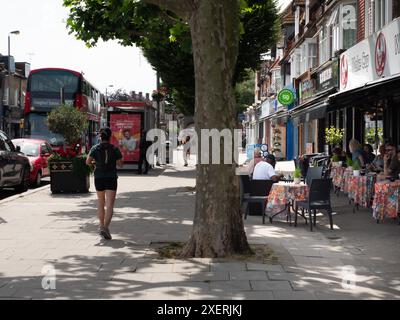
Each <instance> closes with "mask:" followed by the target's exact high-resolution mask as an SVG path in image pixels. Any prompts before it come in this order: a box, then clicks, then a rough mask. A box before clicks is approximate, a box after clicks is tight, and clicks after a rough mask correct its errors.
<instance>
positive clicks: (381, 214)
mask: <svg viewBox="0 0 400 320" xmlns="http://www.w3.org/2000/svg"><path fill="white" fill-rule="evenodd" d="M399 189H400V181H399V180H396V181H393V182H391V181H389V180H384V181H378V182H376V183H375V196H374V202H373V204H372V212H373V217H374V218H375V219H376V220H377V222H379V221H380V220H383V219H384V218H393V219H395V218H397V215H398V212H399V208H400V199H399V196H400V192H399V191H400V190H399Z"/></svg>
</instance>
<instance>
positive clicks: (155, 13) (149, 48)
mask: <svg viewBox="0 0 400 320" xmlns="http://www.w3.org/2000/svg"><path fill="white" fill-rule="evenodd" d="M238 1H239V10H240V19H241V20H240V24H239V26H238V28H240V42H239V56H238V59H237V64H236V69H235V75H234V79H233V83H234V84H236V83H239V82H241V81H242V80H244V79H245V78H246V74H247V69H253V70H254V69H256V68H258V66H259V63H260V54H262V53H265V52H266V51H268V50H269V49H270V48H271V46H272V45H273V44H274V43H275V42H276V39H277V35H278V27H277V26H279V24H278V23H277V22H278V21H279V19H278V11H277V8H276V5H275V0H238ZM64 6H66V7H67V8H68V9H69V18H68V20H67V27H68V29H69V31H70V33H72V34H74V35H75V37H76V38H77V39H79V40H82V41H84V42H85V43H86V45H87V46H88V47H92V46H95V45H96V43H97V42H98V41H99V40H100V39H102V40H103V41H108V40H112V39H118V40H119V42H120V43H121V44H122V45H124V46H132V45H136V46H137V47H139V48H141V49H142V52H143V54H144V56H145V57H146V58H147V60H148V61H149V63H150V64H151V65H152V66H153V68H154V69H155V70H157V71H158V73H159V75H160V77H161V79H162V80H163V82H164V84H165V85H166V86H167V87H168V88H170V89H171V92H172V93H171V97H173V99H174V104H175V105H176V106H177V107H178V108H179V109H180V111H181V112H183V113H185V114H193V113H194V104H195V99H194V93H195V81H194V63H193V53H192V42H191V34H190V28H189V25H188V24H187V23H186V22H185V21H183V20H181V19H180V18H179V17H178V16H176V15H175V14H174V13H172V12H170V11H166V10H163V9H161V8H159V7H158V6H155V5H150V4H146V3H145V2H144V1H134V0H64Z"/></svg>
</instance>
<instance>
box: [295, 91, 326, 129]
mask: <svg viewBox="0 0 400 320" xmlns="http://www.w3.org/2000/svg"><path fill="white" fill-rule="evenodd" d="M328 105H329V102H328V98H327V97H325V99H315V100H314V101H310V102H307V105H306V106H304V105H303V106H299V107H297V108H295V109H292V110H290V117H291V118H292V119H293V123H294V124H295V125H297V124H299V123H302V122H307V121H311V120H315V119H322V118H324V117H325V115H326V110H327V107H328Z"/></svg>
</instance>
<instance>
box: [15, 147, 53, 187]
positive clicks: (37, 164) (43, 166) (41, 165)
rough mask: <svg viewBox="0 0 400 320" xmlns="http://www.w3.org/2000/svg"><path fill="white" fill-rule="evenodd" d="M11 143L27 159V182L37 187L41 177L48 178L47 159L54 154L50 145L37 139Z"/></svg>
mask: <svg viewBox="0 0 400 320" xmlns="http://www.w3.org/2000/svg"><path fill="white" fill-rule="evenodd" d="M12 142H13V144H14V145H15V146H17V147H19V148H20V150H21V152H22V153H24V154H25V155H26V156H27V157H28V158H29V161H30V164H31V174H30V178H29V182H30V184H31V185H33V186H36V187H39V186H40V184H41V180H42V177H47V176H50V170H49V165H48V159H49V157H50V156H51V155H52V154H53V153H54V152H53V149H52V147H51V145H50V144H49V143H48V142H47V141H46V140H39V139H14V140H12Z"/></svg>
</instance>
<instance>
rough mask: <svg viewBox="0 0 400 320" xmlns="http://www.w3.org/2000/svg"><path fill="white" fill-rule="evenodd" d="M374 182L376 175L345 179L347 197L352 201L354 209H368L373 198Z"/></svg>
mask: <svg viewBox="0 0 400 320" xmlns="http://www.w3.org/2000/svg"><path fill="white" fill-rule="evenodd" d="M375 182H376V174H367V175H363V176H350V177H348V178H347V181H346V183H348V188H347V190H348V192H347V194H348V197H349V199H351V200H353V201H354V205H355V206H356V207H358V206H359V205H360V206H363V207H366V208H368V207H370V205H371V200H372V198H373V196H374V184H375Z"/></svg>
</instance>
